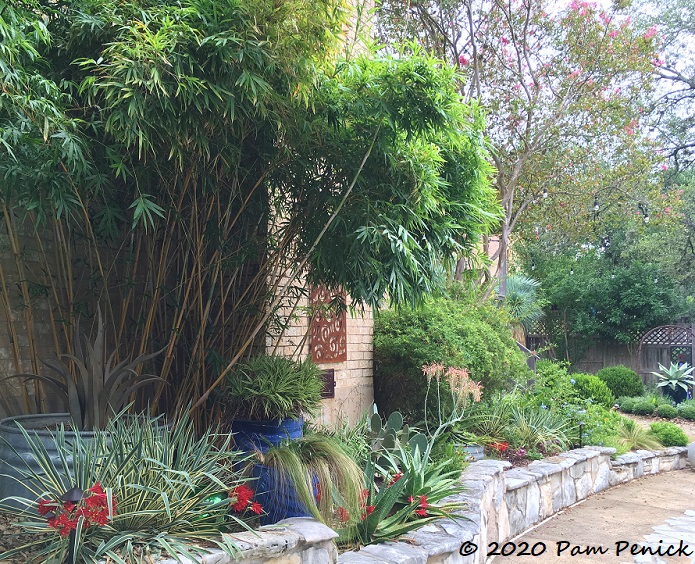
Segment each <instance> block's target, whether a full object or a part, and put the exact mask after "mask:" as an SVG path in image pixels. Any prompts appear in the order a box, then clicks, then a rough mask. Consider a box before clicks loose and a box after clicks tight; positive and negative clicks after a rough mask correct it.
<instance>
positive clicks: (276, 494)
mask: <svg viewBox="0 0 695 564" xmlns="http://www.w3.org/2000/svg"><path fill="white" fill-rule="evenodd" d="M251 475H252V476H253V477H254V478H256V481H255V483H254V485H255V488H256V495H255V499H256V501H257V502H258V503H260V504H261V506H262V507H263V509H264V511H265V514H264V515H261V525H272V524H274V523H277V522H278V521H282V520H283V519H288V518H289V517H311V513H310V512H309V511H308V510H307V508H306V506H305V505H304V504H303V503H302V502H301V501H300V500H299V497H298V496H297V491H296V490H295V487H294V484H293V483H292V482H290V481H288V480H283V479H282V476H281V475H280V473H279V472H278V471H277V470H276V469H275V468H270V467H268V466H265V465H263V464H254V465H253V469H252V471H251ZM313 482H314V483H313V489H314V496H316V495H317V494H318V479H316V478H314V480H313Z"/></svg>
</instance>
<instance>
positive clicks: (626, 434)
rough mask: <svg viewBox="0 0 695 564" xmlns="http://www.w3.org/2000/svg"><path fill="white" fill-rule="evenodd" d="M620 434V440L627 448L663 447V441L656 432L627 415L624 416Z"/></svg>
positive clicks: (648, 448) (654, 448) (651, 448)
mask: <svg viewBox="0 0 695 564" xmlns="http://www.w3.org/2000/svg"><path fill="white" fill-rule="evenodd" d="M618 435H619V436H618V442H619V443H620V444H621V445H622V446H623V447H625V448H626V449H627V450H641V449H644V450H656V449H659V448H661V441H659V439H658V438H657V437H656V435H654V433H652V432H651V431H648V430H647V429H644V428H643V427H642V426H641V425H640V424H639V423H637V422H636V421H633V420H632V419H627V418H626V417H623V418H622V421H621V423H620V428H619V429H618Z"/></svg>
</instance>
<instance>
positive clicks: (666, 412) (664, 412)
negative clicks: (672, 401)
mask: <svg viewBox="0 0 695 564" xmlns="http://www.w3.org/2000/svg"><path fill="white" fill-rule="evenodd" d="M656 414H657V415H658V416H659V417H663V418H664V419H673V418H674V417H676V415H678V410H677V409H676V408H675V407H673V406H672V405H668V404H662V405H658V406H657V407H656Z"/></svg>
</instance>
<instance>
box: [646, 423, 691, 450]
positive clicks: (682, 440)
mask: <svg viewBox="0 0 695 564" xmlns="http://www.w3.org/2000/svg"><path fill="white" fill-rule="evenodd" d="M650 429H651V432H652V433H653V434H654V436H655V437H656V438H657V439H659V442H661V444H662V445H664V446H665V447H670V446H687V445H688V437H687V436H686V434H685V432H684V431H683V429H681V428H680V427H679V426H678V425H674V424H673V423H668V422H666V421H660V422H657V423H652V424H651V425H650Z"/></svg>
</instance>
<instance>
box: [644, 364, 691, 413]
mask: <svg viewBox="0 0 695 564" xmlns="http://www.w3.org/2000/svg"><path fill="white" fill-rule="evenodd" d="M659 370H660V372H652V374H654V375H655V376H656V377H657V378H658V379H659V382H658V383H657V385H656V386H657V388H663V389H664V391H665V392H666V393H667V394H668V395H669V396H670V397H671V399H673V401H675V402H676V403H680V402H682V401H684V400H686V399H688V392H690V391H691V390H692V387H693V386H695V380H693V367H692V366H688V364H687V363H685V364H681V365H680V366H679V365H678V364H676V363H675V362H672V363H671V366H669V367H668V368H666V367H665V366H664V365H662V364H659Z"/></svg>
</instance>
